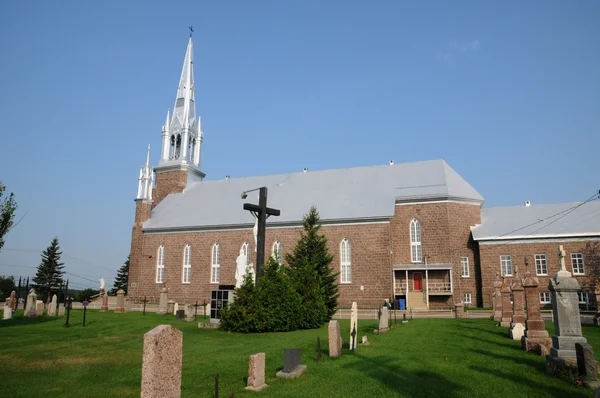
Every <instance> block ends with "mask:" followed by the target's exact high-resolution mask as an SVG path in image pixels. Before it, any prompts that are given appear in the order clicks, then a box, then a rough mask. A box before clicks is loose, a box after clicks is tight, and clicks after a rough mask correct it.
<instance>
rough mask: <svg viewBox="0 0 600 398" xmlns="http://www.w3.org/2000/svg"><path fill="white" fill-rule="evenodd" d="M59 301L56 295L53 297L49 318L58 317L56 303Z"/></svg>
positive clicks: (49, 307)
mask: <svg viewBox="0 0 600 398" xmlns="http://www.w3.org/2000/svg"><path fill="white" fill-rule="evenodd" d="M57 301H58V298H57V297H56V294H55V295H54V296H52V301H51V302H50V304H48V316H56V302H57Z"/></svg>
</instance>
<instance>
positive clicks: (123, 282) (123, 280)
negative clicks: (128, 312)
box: [110, 256, 129, 296]
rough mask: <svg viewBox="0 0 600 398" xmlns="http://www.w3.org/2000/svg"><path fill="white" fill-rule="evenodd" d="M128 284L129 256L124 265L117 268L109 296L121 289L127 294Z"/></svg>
mask: <svg viewBox="0 0 600 398" xmlns="http://www.w3.org/2000/svg"><path fill="white" fill-rule="evenodd" d="M128 283H129V256H127V260H125V263H124V264H123V265H122V266H121V268H119V271H117V277H116V278H115V282H114V283H113V288H112V290H111V291H110V294H111V295H113V296H114V295H115V294H117V291H118V290H119V289H123V290H124V291H125V292H127V284H128Z"/></svg>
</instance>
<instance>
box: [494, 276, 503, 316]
mask: <svg viewBox="0 0 600 398" xmlns="http://www.w3.org/2000/svg"><path fill="white" fill-rule="evenodd" d="M501 289H502V281H501V280H500V275H499V274H498V273H496V280H495V281H494V302H495V305H494V320H495V321H496V322H500V321H501V320H502V292H501Z"/></svg>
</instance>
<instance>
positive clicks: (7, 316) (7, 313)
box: [2, 300, 13, 319]
mask: <svg viewBox="0 0 600 398" xmlns="http://www.w3.org/2000/svg"><path fill="white" fill-rule="evenodd" d="M12 315H13V310H12V307H11V306H10V300H6V302H5V304H4V313H3V315H2V319H12Z"/></svg>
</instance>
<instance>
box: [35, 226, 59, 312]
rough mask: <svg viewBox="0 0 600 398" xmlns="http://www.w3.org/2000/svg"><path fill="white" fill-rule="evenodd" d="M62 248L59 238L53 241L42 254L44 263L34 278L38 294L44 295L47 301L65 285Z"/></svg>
mask: <svg viewBox="0 0 600 398" xmlns="http://www.w3.org/2000/svg"><path fill="white" fill-rule="evenodd" d="M61 254H62V252H61V251H60V247H59V246H58V238H56V237H55V238H54V239H52V242H51V243H50V246H48V248H47V249H46V250H44V251H43V252H42V262H41V263H40V265H38V269H37V273H36V274H35V277H34V278H33V283H34V286H35V289H36V290H37V292H38V293H44V297H45V300H46V301H48V298H49V297H50V296H51V294H52V293H53V292H58V291H59V289H60V287H61V284H62V283H63V279H62V277H63V275H64V273H65V272H64V271H63V268H64V264H65V263H61V262H60V255H61Z"/></svg>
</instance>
